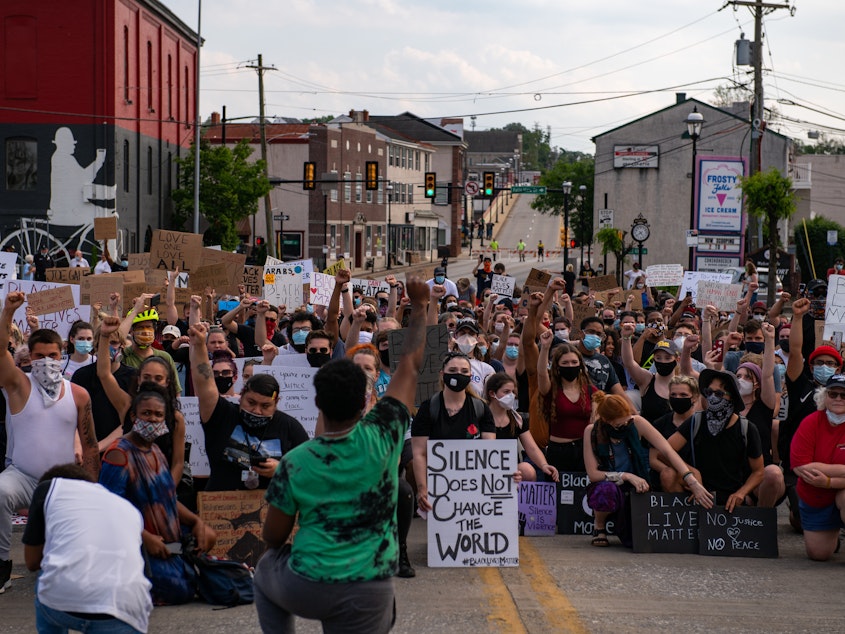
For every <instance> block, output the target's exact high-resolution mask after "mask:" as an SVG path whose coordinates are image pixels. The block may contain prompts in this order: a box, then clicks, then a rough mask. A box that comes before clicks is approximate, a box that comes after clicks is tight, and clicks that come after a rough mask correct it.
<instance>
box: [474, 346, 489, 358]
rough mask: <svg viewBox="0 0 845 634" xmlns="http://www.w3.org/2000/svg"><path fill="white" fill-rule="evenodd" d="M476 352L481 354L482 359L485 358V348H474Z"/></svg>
mask: <svg viewBox="0 0 845 634" xmlns="http://www.w3.org/2000/svg"><path fill="white" fill-rule="evenodd" d="M476 350H478V352H479V353H481V356H482V357H485V356H487V346H478V347H477V348H476Z"/></svg>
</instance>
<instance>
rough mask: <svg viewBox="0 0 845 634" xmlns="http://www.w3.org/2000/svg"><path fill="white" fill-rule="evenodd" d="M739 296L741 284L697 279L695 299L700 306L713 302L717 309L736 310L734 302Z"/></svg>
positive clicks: (740, 294) (740, 295)
mask: <svg viewBox="0 0 845 634" xmlns="http://www.w3.org/2000/svg"><path fill="white" fill-rule="evenodd" d="M740 297H742V284H722V283H721V282H710V281H708V280H698V287H697V290H696V293H695V301H696V303H700V304H701V305H702V306H707V305H708V304H713V306H715V307H716V308H718V309H719V310H726V311H728V312H731V311H734V310H736V303H737V302H738V301H739V298H740Z"/></svg>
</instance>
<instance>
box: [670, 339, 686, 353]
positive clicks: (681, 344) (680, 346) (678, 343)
mask: <svg viewBox="0 0 845 634" xmlns="http://www.w3.org/2000/svg"><path fill="white" fill-rule="evenodd" d="M686 340H687V338H686V337H685V336H684V337H682V336H678V337H675V338H674V339H673V340H672V341H673V342H674V344H675V346H677V348H678V350H681V349H683V347H684V341H686Z"/></svg>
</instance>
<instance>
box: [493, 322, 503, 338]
mask: <svg viewBox="0 0 845 634" xmlns="http://www.w3.org/2000/svg"><path fill="white" fill-rule="evenodd" d="M493 329H494V330H495V331H496V332H497V333H498V334H500V335H501V334H502V332H503V331H504V330H505V324H504V322H502V321H497V322H496V323H495V324H494V326H493Z"/></svg>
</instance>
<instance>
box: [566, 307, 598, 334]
mask: <svg viewBox="0 0 845 634" xmlns="http://www.w3.org/2000/svg"><path fill="white" fill-rule="evenodd" d="M596 310H597V309H596V307H595V306H589V305H588V304H579V303H578V302H572V328H571V329H570V330H569V338H570V339H571V340H573V341H575V340H578V339H580V338H581V321H582V320H584V319H586V318H587V317H595V316H596Z"/></svg>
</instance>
